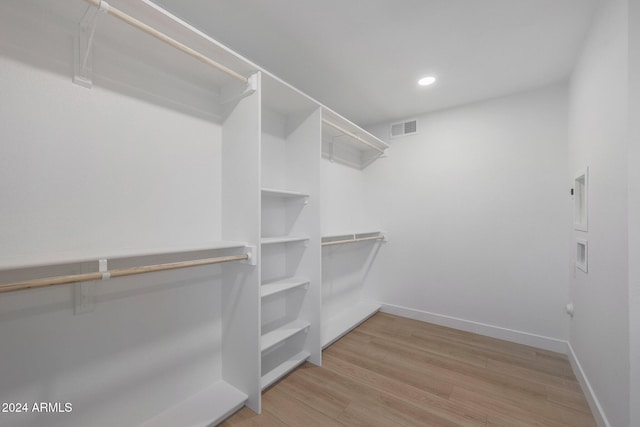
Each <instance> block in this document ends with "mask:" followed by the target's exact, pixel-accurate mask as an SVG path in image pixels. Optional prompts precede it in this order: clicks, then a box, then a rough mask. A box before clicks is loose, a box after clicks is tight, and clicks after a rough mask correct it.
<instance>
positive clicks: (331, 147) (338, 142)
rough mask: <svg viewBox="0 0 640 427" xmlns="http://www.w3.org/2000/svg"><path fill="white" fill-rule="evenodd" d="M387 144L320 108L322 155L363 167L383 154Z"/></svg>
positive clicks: (352, 165)
mask: <svg viewBox="0 0 640 427" xmlns="http://www.w3.org/2000/svg"><path fill="white" fill-rule="evenodd" d="M388 147H389V146H388V145H387V144H386V143H385V142H383V141H382V140H380V139H379V138H377V137H375V136H373V135H371V134H370V133H369V132H366V131H365V130H363V129H361V128H360V127H359V126H356V125H355V124H353V123H351V122H350V121H348V120H346V119H345V118H343V117H341V116H339V115H337V114H336V113H334V112H332V111H330V110H328V109H326V108H323V110H322V156H323V157H324V158H326V159H329V160H331V161H336V162H339V163H342V164H345V165H348V166H351V167H355V168H357V169H364V168H366V167H367V166H369V165H370V164H371V163H373V162H374V161H375V160H376V159H378V158H379V157H381V156H383V155H384V154H385V151H386V149H387V148H388Z"/></svg>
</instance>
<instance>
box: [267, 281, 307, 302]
mask: <svg viewBox="0 0 640 427" xmlns="http://www.w3.org/2000/svg"><path fill="white" fill-rule="evenodd" d="M308 283H309V280H308V279H305V278H303V277H288V278H286V279H281V280H274V281H272V282H267V283H263V284H262V286H260V296H261V297H262V298H265V297H268V296H270V295H274V294H277V293H279V292H285V291H288V290H289V289H294V288H297V287H300V286H304V285H306V284H308Z"/></svg>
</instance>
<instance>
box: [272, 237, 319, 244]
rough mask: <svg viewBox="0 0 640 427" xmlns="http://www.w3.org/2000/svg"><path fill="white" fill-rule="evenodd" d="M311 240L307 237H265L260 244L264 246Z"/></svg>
mask: <svg viewBox="0 0 640 427" xmlns="http://www.w3.org/2000/svg"><path fill="white" fill-rule="evenodd" d="M305 240H309V238H308V237H307V236H282V237H263V238H262V239H260V243H261V244H263V245H273V244H276V243H291V242H304V241H305Z"/></svg>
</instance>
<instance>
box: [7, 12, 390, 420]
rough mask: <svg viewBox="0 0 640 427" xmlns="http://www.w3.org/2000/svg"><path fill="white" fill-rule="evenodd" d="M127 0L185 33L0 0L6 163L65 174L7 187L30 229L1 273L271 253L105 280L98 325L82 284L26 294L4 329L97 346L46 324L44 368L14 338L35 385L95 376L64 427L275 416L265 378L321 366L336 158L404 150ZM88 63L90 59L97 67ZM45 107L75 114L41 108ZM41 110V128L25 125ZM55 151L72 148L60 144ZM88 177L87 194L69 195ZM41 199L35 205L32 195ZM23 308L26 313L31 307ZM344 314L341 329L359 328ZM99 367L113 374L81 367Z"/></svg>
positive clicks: (13, 216)
mask: <svg viewBox="0 0 640 427" xmlns="http://www.w3.org/2000/svg"><path fill="white" fill-rule="evenodd" d="M110 3H112V4H111V8H112V9H111V10H113V9H114V8H117V9H119V10H120V11H121V12H122V13H124V14H127V15H130V16H131V17H133V18H135V19H138V20H140V21H142V22H143V23H145V24H148V25H150V26H151V27H153V28H155V29H157V30H158V31H160V32H162V33H164V34H165V35H166V36H168V37H169V38H171V39H173V40H175V41H176V43H175V44H174V46H170V45H168V44H166V43H164V42H163V41H161V40H158V39H157V38H155V37H151V36H150V35H149V34H145V33H144V32H143V31H141V30H140V29H138V28H134V27H132V26H130V23H129V24H128V23H125V22H123V21H122V20H120V19H117V18H116V17H114V16H108V15H109V13H107V14H102V13H99V14H96V13H95V12H96V10H95V7H93V6H92V7H90V8H89V9H87V7H88V4H87V3H86V2H85V1H82V0H71V1H68V2H59V1H57V0H41V1H38V2H33V1H31V2H24V1H20V0H8V1H6V2H2V3H1V4H0V29H1V30H0V32H1V33H2V35H3V41H4V42H5V47H7V48H6V49H4V50H3V52H2V53H3V55H0V62H1V64H0V65H2V66H3V79H5V78H6V81H5V84H4V86H3V87H4V89H5V92H3V96H5V95H6V98H7V99H13V100H15V101H16V102H15V103H14V104H16V105H15V106H14V107H12V108H11V109H5V113H4V114H7V115H8V116H7V117H4V116H3V117H2V119H3V123H7V126H3V127H2V129H0V137H2V139H3V140H5V141H7V142H8V144H7V147H10V149H8V150H7V151H6V153H7V157H6V158H7V159H9V158H10V160H8V161H7V162H5V164H7V165H11V167H10V168H9V169H11V168H12V167H15V171H9V172H8V173H11V174H14V175H15V176H18V175H20V174H23V173H24V170H26V169H25V167H24V162H25V161H26V160H28V165H29V167H33V168H34V170H36V169H37V170H39V171H40V172H41V173H42V174H43V176H47V177H52V179H50V180H47V179H43V180H42V182H38V185H34V184H35V181H34V180H33V179H32V180H31V181H29V179H25V180H24V182H23V181H19V182H11V183H7V184H5V187H6V191H3V192H2V194H4V195H5V196H6V200H5V202H6V206H10V207H11V208H8V209H6V213H5V211H4V210H3V221H2V222H1V223H0V232H3V233H4V235H5V236H11V239H14V240H12V241H11V242H12V244H11V245H9V246H10V247H9V246H7V248H5V249H4V251H3V250H2V248H0V282H2V283H8V282H13V281H16V280H20V279H29V278H38V277H49V276H54V275H63V274H76V273H80V272H83V271H76V270H82V269H83V268H85V267H86V266H85V264H88V263H90V262H95V260H96V259H104V258H106V259H108V260H109V264H110V267H112V266H113V267H114V268H119V267H125V268H126V267H128V266H132V265H136V263H137V262H138V261H140V260H141V258H145V263H144V264H139V265H151V264H154V263H156V262H171V261H173V260H174V259H175V260H176V261H177V260H182V259H190V258H191V257H194V258H198V257H200V256H201V255H202V256H205V255H206V256H212V257H217V256H224V255H235V254H239V253H242V251H244V250H246V248H247V247H250V248H252V249H255V256H254V257H252V262H253V265H252V263H249V262H245V261H241V262H234V263H228V264H220V265H211V266H206V267H205V266H200V267H195V268H188V269H184V270H175V271H172V272H155V273H152V274H149V275H138V276H135V277H131V278H118V279H114V280H118V283H117V286H106V285H107V284H106V283H103V286H100V284H99V283H96V286H95V288H96V289H97V293H98V297H99V298H98V299H97V303H96V309H95V311H94V312H91V313H89V312H87V313H82V316H83V317H82V318H80V317H74V316H76V315H74V314H72V312H71V310H68V307H70V306H72V305H73V304H74V301H73V297H72V295H73V294H74V293H73V292H69V291H68V289H65V288H64V286H59V287H57V289H59V290H58V291H56V290H53V289H46V290H38V291H34V292H32V291H29V290H28V291H25V294H23V295H20V296H19V297H18V296H16V295H10V294H6V295H9V297H8V298H11V300H10V302H11V303H10V304H9V303H7V304H5V305H3V304H2V301H0V314H2V315H3V316H5V315H6V316H8V318H10V319H11V322H9V323H10V324H6V323H3V324H1V325H0V326H2V327H3V328H5V329H3V333H4V332H5V331H6V332H7V333H8V334H9V335H11V336H16V337H17V336H20V333H19V332H20V331H21V328H24V327H25V325H27V328H28V327H29V325H31V324H32V323H35V320H34V316H33V315H31V314H29V313H36V312H37V313H38V316H42V319H47V320H46V321H49V322H51V325H52V326H51V327H52V329H55V330H56V333H58V334H60V338H61V340H60V341H59V342H65V341H69V342H71V341H74V340H75V342H78V343H80V342H82V343H83V344H82V348H81V349H80V351H78V348H73V347H74V346H69V347H68V348H61V347H60V346H56V345H52V344H51V342H52V340H51V339H50V337H46V336H45V335H44V333H45V332H43V331H45V330H46V328H41V329H37V330H35V329H34V330H33V336H32V338H33V339H30V340H29V342H26V343H23V344H24V346H23V347H24V348H26V349H27V350H28V351H29V353H30V354H31V355H33V358H34V361H35V362H37V363H36V364H37V366H38V368H39V369H38V370H33V369H32V370H26V369H25V368H24V367H23V366H22V365H21V364H20V354H18V353H17V352H18V350H16V349H17V348H18V347H19V346H4V347H2V348H0V359H2V360H3V363H4V364H5V367H6V368H7V369H6V370H7V372H9V373H10V377H9V378H7V381H6V383H7V384H13V385H15V389H16V390H18V389H20V390H22V389H24V390H28V389H30V388H29V387H27V385H28V384H32V383H37V382H40V381H43V382H45V381H52V382H53V381H55V380H56V379H55V378H54V377H53V375H54V374H53V373H55V372H59V371H64V372H66V373H68V375H69V376H70V377H72V378H73V381H76V380H77V381H85V382H86V383H87V385H86V389H87V392H86V393H83V395H82V396H81V397H78V398H77V400H74V402H76V403H77V405H76V403H74V411H73V414H69V418H66V417H56V419H55V420H52V421H51V422H52V424H51V425H52V426H53V427H59V426H62V425H64V426H78V425H83V420H86V419H88V418H89V417H91V416H93V414H94V413H98V414H101V413H104V412H105V411H107V412H109V413H112V414H116V415H114V417H115V418H113V419H109V420H108V423H109V424H116V425H141V424H142V425H145V426H147V425H148V426H151V425H154V426H155V425H158V426H182V425H194V426H197V425H213V424H216V423H219V422H220V421H222V420H223V419H224V418H225V417H226V416H228V415H230V414H231V413H232V412H233V411H235V410H237V409H238V408H239V407H241V406H243V405H246V406H248V407H249V408H251V409H252V410H254V411H256V412H260V411H261V392H262V390H263V389H264V388H265V387H268V386H270V385H272V384H273V383H274V382H276V381H277V380H278V379H279V378H282V376H284V375H286V374H287V373H288V372H290V371H291V370H292V369H295V368H296V367H297V366H298V365H300V364H301V363H303V362H305V361H310V362H311V363H314V364H317V365H320V363H321V351H322V345H323V342H324V338H323V331H322V326H321V323H322V322H321V319H322V311H323V308H322V302H321V301H322V292H323V289H322V258H323V255H322V253H323V250H322V239H321V223H320V215H321V214H320V212H321V191H320V190H321V183H320V181H321V174H320V167H321V162H322V161H323V160H322V157H323V155H324V156H325V157H327V156H330V157H331V158H332V159H333V160H336V161H338V162H343V163H345V164H349V165H350V166H354V167H356V168H357V169H361V168H364V167H366V166H367V165H368V164H370V163H371V162H372V161H373V160H375V159H376V158H378V157H380V156H381V155H382V153H383V152H384V150H385V149H386V144H384V143H382V142H381V141H380V140H378V139H377V138H375V137H373V136H372V135H370V134H368V133H366V132H365V131H363V130H362V129H360V128H358V127H357V126H356V125H354V124H353V123H351V122H349V121H348V120H346V119H344V118H342V117H340V116H339V115H337V114H336V113H334V112H332V111H331V110H329V109H327V108H326V107H324V106H322V105H321V104H320V103H318V102H316V101H314V100H313V99H311V98H309V97H307V96H306V95H304V94H303V93H301V92H299V91H297V90H296V89H294V88H292V87H291V86H289V85H287V84H286V83H284V82H282V81H281V80H279V79H277V78H275V77H273V76H270V75H269V74H267V73H265V72H263V71H261V70H260V68H259V67H257V66H256V65H255V64H252V63H251V62H249V61H247V60H246V59H244V58H242V57H240V56H239V55H236V54H235V53H233V52H232V51H230V50H229V49H227V48H226V47H224V46H222V45H221V44H219V43H218V42H216V41H215V40H213V39H211V38H210V37H208V36H207V35H206V34H203V33H202V32H200V31H198V30H197V29H196V28H194V27H192V26H191V25H189V24H187V23H186V22H184V21H182V20H180V19H179V18H177V17H175V16H173V15H172V14H170V13H168V12H167V11H165V10H163V9H161V8H159V7H158V6H156V5H155V4H154V3H153V2H151V1H149V0H140V1H137V0H118V1H117V2H115V1H114V2H110ZM95 16H97V17H98V18H97V19H94V17H95ZM43 23H46V25H43ZM79 24H81V25H79ZM94 26H95V32H94V33H93V34H94V37H93V38H92V44H91V45H89V35H90V34H91V33H92V29H93V28H94ZM79 27H80V29H79ZM70 39H74V41H75V42H76V44H77V46H76V50H75V52H72V49H70ZM179 44H181V45H184V46H187V47H188V48H190V49H193V50H194V51H196V52H198V53H199V54H202V56H203V57H206V58H209V59H210V60H213V61H215V62H218V63H219V64H221V65H224V66H225V67H228V68H229V69H230V70H232V71H233V72H235V73H236V74H238V75H239V76H240V78H237V76H236V77H234V76H233V75H232V74H228V73H226V72H223V71H220V69H219V68H216V67H212V66H210V65H211V64H210V62H209V61H202V60H198V59H196V58H194V57H193V56H190V54H188V53H186V52H185V51H184V50H183V51H181V50H180V49H177V48H176V45H179ZM85 55H86V57H87V58H88V61H87V63H86V67H85V66H84V65H83V64H82V63H81V62H79V60H80V59H81V58H84V56H85ZM70 70H74V71H73V75H69V71H70ZM71 80H73V81H75V82H76V83H78V85H79V86H72V84H71V83H70V81H71ZM27 98H28V99H29V103H25V102H22V101H23V100H24V99H27ZM18 101H20V102H18ZM7 102H10V101H7ZM32 103H37V104H38V105H40V106H41V107H42V108H40V109H36V110H38V111H40V110H42V111H45V110H47V111H53V110H55V111H56V114H55V115H45V114H43V113H41V112H38V111H36V110H34V109H33V108H31V107H32V105H33V104H32ZM61 103H62V104H63V105H64V106H65V108H59V105H62V104H61ZM23 107H24V108H23ZM30 115H34V117H33V120H32V123H33V126H28V127H27V126H24V118H25V117H29V118H30V119H31V117H30ZM105 117H106V118H107V119H105ZM131 117H135V120H131ZM21 123H22V124H21ZM16 135H18V136H19V137H20V138H23V139H20V138H18V136H16ZM18 142H19V143H18ZM53 143H55V144H53ZM54 145H55V146H56V147H60V148H58V149H57V150H53V151H52V150H50V148H51V147H52V146H54ZM47 150H49V151H47ZM47 153H48V154H47ZM56 153H64V154H63V155H59V156H57V155H56ZM68 153H73V156H70V155H69V154H68ZM52 154H53V155H54V156H53V157H52ZM125 154H126V155H125ZM25 159H26V160H25ZM21 162H22V163H21ZM14 165H15V166H14ZM78 165H89V166H86V168H84V166H83V168H82V169H79V166H78ZM348 169H349V170H351V168H348ZM141 171H143V172H144V173H141ZM168 171H171V173H168ZM175 171H179V172H180V173H173V172H175ZM5 172H6V171H5ZM78 174H82V177H83V180H79V179H78V176H80V175H78ZM85 179H86V182H85V181H84V180H85ZM81 181H82V182H81ZM7 182H8V181H7ZM21 185H24V187H21ZM0 186H2V184H1V183H0ZM70 189H72V190H73V191H74V194H75V195H76V196H77V197H75V198H69V197H68V193H67V192H68V191H71V190H70ZM21 193H22V194H29V197H31V198H32V200H29V201H25V198H20V197H18V196H14V195H19V194H21ZM142 195H144V197H141V196H142ZM12 197H13V199H12ZM10 199H11V200H10ZM53 200H64V201H65V203H60V204H57V205H55V206H51V207H53V208H55V213H56V215H55V218H53V219H55V220H56V223H55V226H52V225H51V226H49V228H45V229H40V228H42V227H41V224H49V223H50V220H51V219H52V217H48V216H47V215H51V214H47V209H48V208H49V207H50V205H49V204H48V203H51V201H53ZM35 202H42V203H40V204H30V203H35ZM44 202H47V203H44ZM34 206H46V207H47V209H40V208H38V209H34V208H33V207H34ZM14 211H15V212H14ZM24 212H30V215H29V216H25V215H24V214H23V213H24ZM29 221H30V222H29ZM38 227H40V228H38ZM21 233H22V234H21ZM0 234H2V233H0ZM34 236H35V237H34ZM36 237H37V238H36ZM29 239H31V240H29ZM13 243H15V245H14V244H13ZM20 245H22V246H20ZM47 245H49V246H47ZM328 250H329V249H328ZM186 252H188V254H186ZM112 261H113V263H112ZM146 261H148V262H146ZM83 285H86V284H83ZM65 286H69V285H65ZM73 286H75V285H73ZM40 291H41V292H40ZM6 295H5V297H6ZM4 301H5V302H7V301H9V299H6V300H4ZM7 307H9V308H7ZM59 307H64V311H63V310H61V309H59ZM2 310H4V311H2ZM21 310H22V311H21ZM23 312H24V317H25V319H22V318H13V317H11V316H14V315H15V313H23ZM357 312H358V313H363V312H364V307H362V310H361V307H358V310H357ZM142 313H144V322H141V321H140V319H141V316H142V315H143V314H142ZM22 315H23V314H21V316H22ZM362 315H363V314H359V316H358V317H361V316H362ZM0 317H2V316H0ZM345 317H346V316H345ZM329 320H330V324H335V325H336V326H335V328H337V329H345V328H348V327H349V326H348V325H351V324H354V322H355V321H357V320H353V319H343V320H340V321H338V317H337V316H336V317H335V319H334V318H333V317H331V318H330V319H329ZM79 324H82V325H83V327H82V328H80V327H79V326H78V325H79ZM338 324H340V325H343V326H340V327H338ZM344 325H346V326H344ZM330 329H333V326H330ZM95 331H100V333H97V332H95ZM12 334H13V335H12ZM69 334H75V335H69ZM140 337H143V339H140ZM39 338H40V339H39ZM147 338H148V339H147ZM132 343H133V344H132ZM23 347H20V348H23ZM114 348H117V350H118V352H119V353H118V354H119V355H121V356H122V360H126V361H127V363H126V364H122V365H118V368H117V369H116V368H114V367H113V366H115V365H117V363H118V360H120V359H119V358H115V357H111V355H110V354H109V352H110V351H112V350H113V349H114ZM176 349H178V350H179V351H177V350H176ZM52 356H54V357H52ZM116 359H117V360H116ZM150 361H153V363H150ZM100 363H104V364H106V365H108V366H106V367H105V368H104V369H102V365H100ZM94 364H97V365H95V366H98V368H97V369H96V373H95V378H96V379H94V377H93V376H91V377H88V376H87V375H86V372H83V371H82V369H81V368H82V366H94ZM110 364H112V365H110ZM36 371H37V375H36ZM92 375H93V374H92ZM73 381H71V380H70V381H69V384H71V383H73ZM91 381H93V383H91ZM105 381H107V382H109V385H110V387H105V386H104V382H105ZM134 381H135V386H133V384H132V382H134ZM34 389H35V388H34ZM47 390H48V391H47V393H48V394H45V395H41V394H29V395H26V396H25V398H27V399H31V400H34V401H35V400H42V399H45V400H50V401H71V400H73V399H74V398H75V397H76V394H74V393H75V392H76V390H75V389H73V388H72V387H67V388H65V386H64V384H62V385H61V386H60V387H56V388H55V390H49V389H47ZM123 390H126V392H125V391H123ZM13 391H15V390H6V393H12V392H13ZM115 391H118V392H115ZM0 394H2V393H0ZM3 397H7V398H8V397H10V396H9V395H5V396H3ZM91 411H94V412H91ZM22 422H27V423H30V424H31V425H37V424H41V423H40V422H39V421H38V420H34V421H33V422H32V423H31V422H30V421H22Z"/></svg>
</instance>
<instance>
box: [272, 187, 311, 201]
mask: <svg viewBox="0 0 640 427" xmlns="http://www.w3.org/2000/svg"><path fill="white" fill-rule="evenodd" d="M262 195H264V196H271V197H281V198H286V199H295V198H304V197H309V195H308V194H304V193H300V192H297V191H289V190H278V189H275V188H263V189H262Z"/></svg>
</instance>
